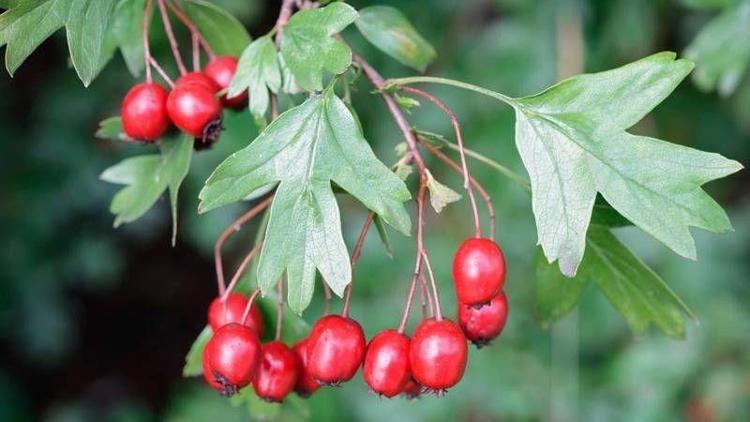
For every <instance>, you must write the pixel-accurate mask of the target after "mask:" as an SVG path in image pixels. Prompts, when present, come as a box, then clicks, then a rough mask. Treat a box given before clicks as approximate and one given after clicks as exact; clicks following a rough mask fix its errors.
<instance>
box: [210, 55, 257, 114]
mask: <svg viewBox="0 0 750 422" xmlns="http://www.w3.org/2000/svg"><path fill="white" fill-rule="evenodd" d="M236 71H237V58H236V57H233V56H221V57H217V58H215V59H213V60H211V61H210V62H209V63H208V65H206V68H205V69H203V73H205V74H206V75H207V76H208V77H209V78H211V79H212V80H213V81H214V82H215V83H216V85H218V86H219V89H220V90H221V89H225V88H228V87H229V84H230V83H231V82H232V78H234V74H235V72H236ZM245 101H247V91H245V92H244V93H242V94H240V95H238V96H236V97H232V98H227V96H226V95H224V96H223V97H221V104H222V105H223V106H224V107H229V108H239V107H242V106H243V105H244V104H245Z"/></svg>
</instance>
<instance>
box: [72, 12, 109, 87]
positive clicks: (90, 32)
mask: <svg viewBox="0 0 750 422" xmlns="http://www.w3.org/2000/svg"><path fill="white" fill-rule="evenodd" d="M116 1H117V0H71V1H70V2H69V4H68V7H69V11H70V16H69V17H68V22H67V35H68V49H69V50H70V59H71V61H72V62H73V67H75V69H76V72H78V77H79V78H80V79H81V81H82V82H83V85H84V86H89V84H90V83H91V81H92V80H94V78H95V77H96V75H98V74H99V71H100V70H101V69H102V67H103V66H102V61H103V60H102V59H103V56H102V52H103V49H102V47H103V46H104V39H105V34H106V32H107V27H108V25H109V24H110V17H111V16H112V12H113V11H114V9H115V3H116Z"/></svg>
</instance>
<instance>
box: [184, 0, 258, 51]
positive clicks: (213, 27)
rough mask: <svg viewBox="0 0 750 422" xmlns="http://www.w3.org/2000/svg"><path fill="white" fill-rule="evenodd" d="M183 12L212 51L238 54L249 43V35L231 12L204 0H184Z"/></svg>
mask: <svg viewBox="0 0 750 422" xmlns="http://www.w3.org/2000/svg"><path fill="white" fill-rule="evenodd" d="M184 6H185V12H187V14H188V16H189V17H190V19H191V20H192V21H193V22H194V23H195V25H196V26H197V27H198V29H199V30H200V31H201V34H202V35H203V37H204V38H205V39H206V41H207V42H208V44H209V45H210V46H211V48H213V50H214V52H215V53H216V54H219V55H226V54H229V55H233V56H239V55H240V54H241V53H242V51H243V50H244V49H245V47H247V44H248V43H250V35H249V34H248V33H247V30H246V29H245V27H244V26H243V25H242V23H241V22H240V21H238V20H237V18H235V17H234V16H232V14H231V13H229V12H227V11H226V10H224V9H222V8H220V7H219V6H217V5H215V4H213V3H212V2H209V1H205V0H185V2H184Z"/></svg>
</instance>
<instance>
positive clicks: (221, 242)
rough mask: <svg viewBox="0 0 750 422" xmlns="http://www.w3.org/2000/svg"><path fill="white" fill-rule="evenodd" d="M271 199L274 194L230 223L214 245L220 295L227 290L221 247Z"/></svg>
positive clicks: (263, 208)
mask: <svg viewBox="0 0 750 422" xmlns="http://www.w3.org/2000/svg"><path fill="white" fill-rule="evenodd" d="M271 201H273V195H271V196H269V197H268V198H266V199H264V200H263V201H261V202H260V203H259V204H258V205H256V206H254V207H253V208H251V209H250V210H249V211H248V212H246V213H245V214H242V215H241V216H240V218H238V219H237V220H235V221H234V222H232V224H230V225H229V227H227V228H226V229H225V230H224V232H223V233H221V235H220V236H219V238H218V239H217V240H216V244H215V245H214V265H215V266H216V282H217V284H218V287H219V296H224V292H225V291H226V286H225V284H224V269H223V265H222V262H221V248H222V247H223V246H224V243H225V242H226V241H227V239H229V237H230V236H232V234H234V233H235V232H238V231H239V230H240V229H241V228H242V225H243V224H245V223H247V222H248V221H250V220H252V219H253V218H254V217H255V216H257V215H258V214H260V213H261V212H262V211H263V210H265V209H266V208H267V207H268V206H269V205H270V204H271Z"/></svg>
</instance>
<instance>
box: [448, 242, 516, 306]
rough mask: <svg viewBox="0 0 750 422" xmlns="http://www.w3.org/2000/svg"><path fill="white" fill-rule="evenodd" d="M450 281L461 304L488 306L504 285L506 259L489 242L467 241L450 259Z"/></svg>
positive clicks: (500, 251) (494, 245)
mask: <svg viewBox="0 0 750 422" xmlns="http://www.w3.org/2000/svg"><path fill="white" fill-rule="evenodd" d="M453 282H454V283H455V286H456V295H457V296H458V300H459V301H460V302H462V303H464V304H466V305H484V304H486V303H488V302H489V301H490V300H492V298H493V297H495V296H497V295H498V293H500V291H501V290H502V289H503V284H505V258H503V252H502V250H500V247H499V246H497V244H496V243H495V242H493V241H492V240H490V239H480V238H471V239H466V240H465V241H464V243H462V244H461V246H460V247H459V248H458V251H457V252H456V256H455V258H453Z"/></svg>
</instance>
